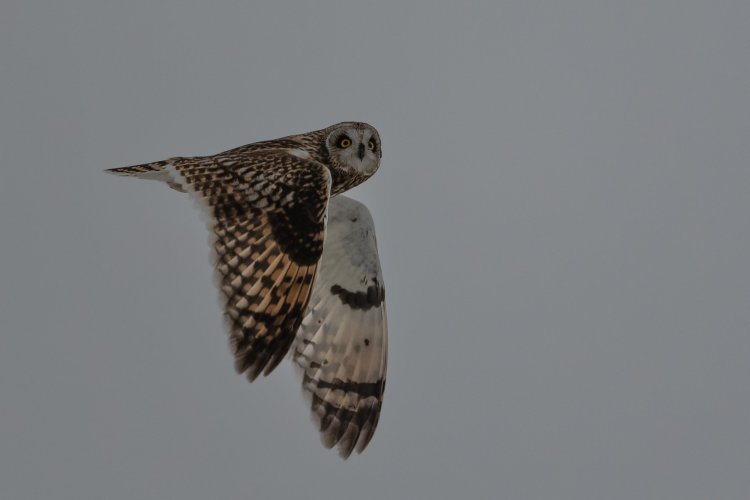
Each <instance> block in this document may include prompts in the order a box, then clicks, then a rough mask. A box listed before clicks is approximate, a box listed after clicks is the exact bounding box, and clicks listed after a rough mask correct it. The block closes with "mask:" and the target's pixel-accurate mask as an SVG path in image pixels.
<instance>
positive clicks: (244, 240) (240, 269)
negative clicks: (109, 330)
mask: <svg viewBox="0 0 750 500" xmlns="http://www.w3.org/2000/svg"><path fill="white" fill-rule="evenodd" d="M163 168H164V170H165V171H166V172H167V173H168V175H169V177H170V179H171V182H172V183H173V184H175V186H176V187H177V188H179V189H180V190H182V191H186V192H188V193H190V194H191V195H192V197H193V198H194V199H195V200H196V201H197V202H198V205H199V206H200V207H201V208H202V212H203V213H204V214H205V215H206V218H207V223H208V227H209V230H210V233H211V245H212V250H213V259H214V264H215V270H216V281H217V287H218V288H219V292H220V297H221V301H222V304H223V307H224V317H225V322H226V325H227V329H228V331H229V343H230V346H231V348H232V350H233V352H234V356H235V368H236V370H237V372H238V373H246V375H247V377H248V379H249V380H251V381H252V380H254V379H255V378H256V377H257V376H258V375H259V374H260V373H261V372H263V373H264V374H265V375H267V374H268V373H270V372H271V371H272V370H273V369H274V368H275V367H276V365H277V364H278V363H279V361H281V360H282V359H283V357H284V356H285V354H286V353H287V351H288V350H289V347H290V345H291V344H292V341H293V340H294V337H295V332H296V331H297V329H298V328H299V325H300V323H301V322H302V318H303V314H304V311H305V309H306V307H307V304H308V301H309V299H310V294H311V290H312V286H313V282H314V279H315V274H316V271H317V268H318V261H319V259H320V256H321V253H322V250H323V240H324V237H325V226H326V225H325V217H326V209H327V205H328V198H329V195H330V188H331V176H330V173H329V171H328V169H327V168H326V167H325V166H323V165H322V164H320V163H317V162H314V161H311V160H307V159H302V158H299V157H297V156H294V155H292V154H289V153H287V152H285V151H282V150H275V151H274V150H271V151H258V152H253V153H248V154H245V155H242V156H241V157H240V156H225V157H222V156H213V157H198V158H172V159H170V160H168V161H166V162H165V164H164V165H163Z"/></svg>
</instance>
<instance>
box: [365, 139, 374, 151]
mask: <svg viewBox="0 0 750 500" xmlns="http://www.w3.org/2000/svg"><path fill="white" fill-rule="evenodd" d="M367 145H368V146H369V147H370V151H375V141H370V142H368V143H367Z"/></svg>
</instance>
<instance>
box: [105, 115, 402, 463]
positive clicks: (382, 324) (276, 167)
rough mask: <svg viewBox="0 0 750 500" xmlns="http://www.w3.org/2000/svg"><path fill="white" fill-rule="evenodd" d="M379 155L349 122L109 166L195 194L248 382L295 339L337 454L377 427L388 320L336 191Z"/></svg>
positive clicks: (371, 253) (373, 253)
mask: <svg viewBox="0 0 750 500" xmlns="http://www.w3.org/2000/svg"><path fill="white" fill-rule="evenodd" d="M380 157H381V149H380V138H379V136H378V133H377V131H376V130H375V129H374V128H373V127H371V126H369V125H367V124H364V123H358V122H345V123H340V124H337V125H333V126H331V127H328V128H325V129H322V130H317V131H314V132H309V133H306V134H300V135H293V136H288V137H284V138H280V139H275V140H270V141H263V142H257V143H253V144H248V145H245V146H241V147H238V148H234V149H230V150H228V151H225V152H223V153H219V154H216V155H213V156H203V157H177V158H170V159H168V160H164V161H158V162H154V163H147V164H143V165H136V166H133V167H124V168H116V169H111V170H108V172H110V173H113V174H116V175H124V176H135V177H139V178H144V179H154V180H160V181H163V182H166V183H167V184H168V185H169V186H170V187H172V188H173V189H176V190H178V191H181V192H187V193H190V194H191V195H192V196H193V198H194V199H196V200H197V201H198V202H199V205H200V206H201V208H202V209H203V211H204V212H205V213H206V215H207V219H208V226H209V230H210V231H211V235H212V247H213V258H214V265H215V270H216V278H217V286H218V288H219V291H220V295H221V298H222V302H223V305H224V318H225V323H226V325H227V329H228V331H229V340H230V345H231V347H232V350H233V351H234V355H235V367H236V369H237V371H238V372H239V373H245V374H246V375H247V377H248V379H249V380H251V381H252V380H254V379H255V378H256V377H257V376H258V375H259V374H260V373H261V372H262V373H264V374H266V375H267V374H268V373H270V372H271V371H272V370H273V369H274V368H275V367H276V366H277V365H278V363H279V362H280V361H281V360H282V359H283V358H284V356H285V355H286V354H287V352H288V351H289V350H290V347H291V346H292V344H293V343H294V342H295V338H296V339H297V342H296V346H295V348H294V349H293V353H294V360H295V363H296V364H297V365H298V366H299V367H300V368H301V369H302V372H303V388H304V390H305V391H306V392H307V393H309V395H310V396H311V398H312V403H311V404H312V412H313V417H314V418H315V419H316V420H317V421H318V423H319V424H320V430H321V433H322V438H323V442H324V444H325V445H326V446H328V447H332V446H334V445H338V448H339V453H340V454H341V455H342V456H343V457H347V456H348V455H349V454H350V453H351V451H352V450H353V449H355V447H356V449H357V451H358V452H361V451H362V450H363V449H364V448H365V446H367V443H368V442H369V440H370V439H371V437H372V433H373V432H374V430H375V426H376V425H377V421H378V417H379V413H380V406H381V401H382V395H383V390H384V387H385V374H386V351H387V328H386V317H385V303H384V289H383V281H382V276H381V273H380V266H379V263H378V257H377V248H376V245H375V239H374V227H373V224H372V219H371V218H370V216H369V213H368V212H367V209H366V208H365V207H364V206H363V205H361V204H359V203H357V202H355V201H354V200H350V199H348V198H345V197H343V196H340V197H336V198H333V197H334V196H336V195H338V194H340V193H342V192H344V191H346V190H347V189H349V188H351V187H354V186H356V185H357V184H360V183H361V182H363V181H364V180H366V179H367V178H369V177H370V176H371V175H372V174H374V173H375V171H376V170H377V169H378V166H379V164H380ZM327 219H328V221H329V222H328V232H326V225H327V224H326V221H327Z"/></svg>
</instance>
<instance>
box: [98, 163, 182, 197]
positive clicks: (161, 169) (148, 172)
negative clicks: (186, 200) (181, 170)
mask: <svg viewBox="0 0 750 500" xmlns="http://www.w3.org/2000/svg"><path fill="white" fill-rule="evenodd" d="M166 165H167V162H166V161H157V162H154V163H144V164H142V165H133V166H132V167H119V168H109V169H107V170H105V172H107V173H108V174H113V175H119V176H122V177H136V178H138V179H146V180H153V181H161V182H165V183H167V185H168V186H169V187H171V188H172V189H174V190H176V191H180V192H181V193H184V192H185V190H183V189H182V188H181V187H180V185H179V184H175V183H174V182H173V181H172V177H170V175H169V173H168V172H167V170H166V168H165V167H166Z"/></svg>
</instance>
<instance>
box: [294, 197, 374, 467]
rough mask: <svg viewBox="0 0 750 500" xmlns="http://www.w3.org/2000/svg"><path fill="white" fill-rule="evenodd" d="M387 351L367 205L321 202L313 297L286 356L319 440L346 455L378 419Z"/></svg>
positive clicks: (362, 442) (365, 440)
mask: <svg viewBox="0 0 750 500" xmlns="http://www.w3.org/2000/svg"><path fill="white" fill-rule="evenodd" d="M387 350H388V338H387V325H386V314H385V289H384V288H383V278H382V274H381V271H380V263H379V261H378V251H377V244H376V241H375V228H374V225H373V222H372V218H371V217H370V213H369V211H368V210H367V208H366V207H365V206H364V205H362V204H361V203H359V202H357V201H354V200H352V199H350V198H346V197H345V196H341V195H339V196H336V197H334V198H332V199H331V201H330V202H329V205H328V230H327V234H326V237H325V244H324V247H323V257H322V259H321V265H320V270H319V273H318V277H317V280H316V282H315V287H314V290H313V297H312V299H311V300H310V305H309V308H308V311H307V314H306V315H305V319H304V320H303V321H302V326H301V327H300V329H299V332H298V333H297V338H296V340H295V344H294V349H293V358H294V362H295V363H296V365H297V366H298V367H299V369H300V370H299V371H300V372H301V375H302V388H303V391H304V392H305V394H306V395H308V396H310V398H311V400H312V401H311V405H312V408H311V409H312V416H313V419H314V420H315V421H316V422H317V423H318V424H319V425H320V432H321V441H322V442H323V444H324V445H325V446H327V447H328V448H331V447H333V446H335V445H338V449H339V454H340V455H341V456H342V457H344V458H346V457H348V456H349V455H350V454H351V452H352V450H353V449H355V447H356V450H357V452H358V453H361V452H362V450H364V449H365V447H366V446H367V444H368V443H369V442H370V439H371V438H372V435H373V433H374V432H375V427H376V426H377V424H378V419H379V416H380V406H381V402H382V399H383V390H384V389H385V373H386V359H387Z"/></svg>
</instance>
